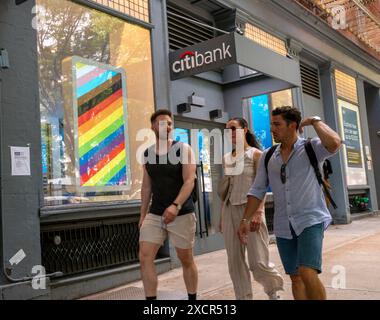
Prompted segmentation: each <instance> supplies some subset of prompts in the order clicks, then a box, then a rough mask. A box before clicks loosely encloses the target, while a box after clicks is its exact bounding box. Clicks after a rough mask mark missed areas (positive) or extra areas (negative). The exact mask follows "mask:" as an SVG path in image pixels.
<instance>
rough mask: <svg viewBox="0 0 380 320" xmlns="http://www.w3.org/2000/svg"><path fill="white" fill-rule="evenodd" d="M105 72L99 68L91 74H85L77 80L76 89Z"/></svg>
mask: <svg viewBox="0 0 380 320" xmlns="http://www.w3.org/2000/svg"><path fill="white" fill-rule="evenodd" d="M106 71H107V70H104V69H101V68H95V69H94V70H92V71H91V72H89V73H87V74H85V75H84V76H82V77H80V78H79V79H78V80H77V87H78V88H79V87H81V86H83V85H84V84H86V83H87V82H89V81H91V80H92V79H95V78H96V77H98V76H100V75H101V74H102V73H104V72H106Z"/></svg>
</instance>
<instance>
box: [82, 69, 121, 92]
mask: <svg viewBox="0 0 380 320" xmlns="http://www.w3.org/2000/svg"><path fill="white" fill-rule="evenodd" d="M117 74H118V73H117V72H115V71H112V70H108V71H106V72H104V73H102V74H101V75H99V76H97V77H96V78H94V79H92V80H91V81H89V82H87V83H86V84H84V85H83V86H81V87H79V88H77V98H80V97H81V96H83V95H85V94H86V93H88V92H90V91H91V90H93V89H95V88H96V87H99V86H100V85H101V84H103V83H104V82H106V81H107V80H111V79H112V77H114V76H116V75H117Z"/></svg>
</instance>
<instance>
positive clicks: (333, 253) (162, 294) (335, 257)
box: [83, 215, 380, 300]
mask: <svg viewBox="0 0 380 320" xmlns="http://www.w3.org/2000/svg"><path fill="white" fill-rule="evenodd" d="M270 257H271V261H272V262H273V263H274V264H275V265H276V267H277V269H278V270H279V271H280V273H281V274H282V275H283V276H284V280H285V291H283V292H280V294H281V297H282V299H293V297H292V293H291V283H290V279H289V277H288V276H286V275H285V274H284V269H283V267H282V265H281V261H280V257H279V255H278V251H277V247H276V245H275V244H271V245H270ZM195 260H196V264H197V266H198V271H199V286H198V287H199V289H198V296H199V299H202V300H233V299H234V298H235V296H234V292H233V288H232V284H231V280H230V277H229V273H228V266H227V256H226V252H225V250H219V251H216V252H212V253H208V254H204V255H200V256H197V257H195ZM320 277H321V280H322V282H323V283H324V285H325V286H326V291H327V298H328V299H339V300H340V299H344V300H347V299H380V216H379V215H375V216H371V217H368V218H364V219H360V220H356V221H353V222H352V223H351V224H349V225H336V226H334V225H332V226H330V227H329V228H328V230H327V232H326V233H325V240H324V254H323V273H322V274H321V276H320ZM158 279H159V283H158V299H161V300H171V299H177V300H182V299H187V295H186V289H185V285H184V283H183V278H182V269H181V268H177V269H173V270H170V271H169V272H166V273H164V274H161V275H159V276H158ZM338 279H345V286H344V281H343V282H342V281H341V282H339V281H338ZM334 283H335V284H337V283H338V284H339V283H340V284H341V285H340V287H342V286H344V287H343V288H341V289H334V288H336V285H334ZM252 285H253V293H254V299H255V300H267V299H268V298H267V296H266V295H265V293H264V292H263V289H262V287H261V285H260V284H258V283H256V282H255V281H252ZM83 299H85V300H129V299H131V300H137V299H144V293H143V285H142V282H141V281H137V282H134V283H128V284H126V285H125V286H122V287H118V288H114V289H112V290H108V291H105V292H101V293H98V294H95V295H92V296H88V297H85V298H83Z"/></svg>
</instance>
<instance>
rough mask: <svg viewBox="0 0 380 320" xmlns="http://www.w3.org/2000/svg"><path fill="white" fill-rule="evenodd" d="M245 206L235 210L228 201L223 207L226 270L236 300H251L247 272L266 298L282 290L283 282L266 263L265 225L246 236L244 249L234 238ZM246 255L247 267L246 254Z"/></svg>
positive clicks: (267, 260) (267, 259)
mask: <svg viewBox="0 0 380 320" xmlns="http://www.w3.org/2000/svg"><path fill="white" fill-rule="evenodd" d="M244 209H245V204H243V205H238V206H234V205H231V204H230V202H229V201H227V203H225V204H224V205H223V213H222V215H223V218H222V219H223V220H222V231H223V236H224V243H225V247H226V251H227V256H228V269H229V272H230V276H231V280H232V283H233V287H234V291H235V296H236V299H237V300H251V299H252V283H251V276H250V273H249V270H251V271H252V274H253V278H254V279H255V280H256V281H257V282H259V283H260V284H261V285H262V286H263V287H264V291H265V293H266V294H268V295H271V294H273V293H275V292H276V291H279V290H284V289H283V284H284V281H283V278H282V276H281V275H280V274H279V272H278V271H277V270H276V269H275V268H274V264H272V263H270V262H269V249H268V245H269V236H268V229H267V226H266V223H265V218H264V222H263V223H262V224H261V227H260V230H259V231H256V232H251V233H250V234H249V235H248V241H247V245H243V244H242V243H241V242H240V239H239V236H238V234H237V232H238V229H239V225H240V221H241V219H242V218H243V214H244ZM246 251H247V253H248V265H249V268H248V265H247V262H246V258H245V253H246Z"/></svg>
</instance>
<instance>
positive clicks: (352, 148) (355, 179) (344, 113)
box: [335, 70, 367, 186]
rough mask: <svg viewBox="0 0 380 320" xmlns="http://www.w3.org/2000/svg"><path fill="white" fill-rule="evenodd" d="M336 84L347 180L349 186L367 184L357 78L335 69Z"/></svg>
mask: <svg viewBox="0 0 380 320" xmlns="http://www.w3.org/2000/svg"><path fill="white" fill-rule="evenodd" d="M335 84H336V93H337V96H338V109H339V121H340V128H341V133H342V138H343V140H344V144H343V149H344V161H345V167H346V180H347V181H346V182H347V185H348V186H357V185H366V184H367V174H366V169H365V166H364V160H363V146H362V138H361V127H360V112H359V107H358V92H357V86H356V79H355V78H354V77H352V76H350V75H348V74H346V73H344V72H342V71H340V70H335ZM348 101H349V102H348Z"/></svg>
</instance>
